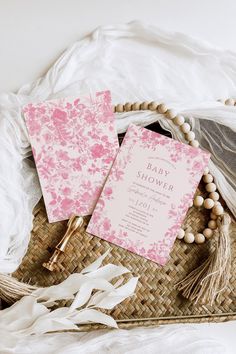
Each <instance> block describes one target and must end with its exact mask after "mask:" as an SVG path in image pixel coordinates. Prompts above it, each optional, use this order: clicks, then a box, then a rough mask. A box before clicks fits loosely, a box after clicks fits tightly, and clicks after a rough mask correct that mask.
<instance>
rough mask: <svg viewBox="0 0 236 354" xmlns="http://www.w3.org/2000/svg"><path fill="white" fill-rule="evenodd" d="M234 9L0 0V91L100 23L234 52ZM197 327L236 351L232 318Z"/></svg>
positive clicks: (190, 2) (170, 1)
mask: <svg viewBox="0 0 236 354" xmlns="http://www.w3.org/2000/svg"><path fill="white" fill-rule="evenodd" d="M235 14H236V1H234V0H224V1H222V0H221V1H220V0H198V1H194V0H178V1H175V0H99V1H98V0H97V1H96V0H84V1H82V0H21V1H19V0H0V92H6V91H16V90H17V89H18V88H19V87H20V86H22V85H23V84H25V83H27V82H29V81H32V80H34V79H36V78H38V77H39V76H40V75H42V74H44V73H45V71H46V70H47V69H48V68H49V67H50V66H51V65H52V63H53V62H54V61H55V60H56V59H57V58H58V57H59V56H60V54H61V53H62V52H63V51H64V50H65V49H66V48H67V47H68V46H69V45H70V44H72V43H73V42H74V41H76V40H78V39H80V38H81V37H83V36H84V35H86V34H88V33H90V32H91V31H93V30H94V29H95V28H96V27H97V26H100V25H105V24H114V23H122V22H128V21H132V20H137V19H138V20H142V21H145V22H147V23H150V24H154V25H156V26H159V27H162V28H163V29H167V30H174V31H178V32H184V33H186V34H189V35H192V36H194V37H198V38H200V39H204V40H206V41H209V42H211V43H212V44H214V45H216V46H220V47H223V48H225V49H228V50H234V51H236V40H235V34H236V20H235ZM200 326H201V330H202V333H204V334H205V333H208V334H209V336H214V337H216V338H218V339H221V340H222V341H223V342H224V343H225V345H226V346H227V347H228V348H229V350H230V352H231V353H236V339H235V332H236V322H231V323H225V324H218V325H213V324H204V325H200ZM234 347H235V348H234ZM167 354H168V353H167Z"/></svg>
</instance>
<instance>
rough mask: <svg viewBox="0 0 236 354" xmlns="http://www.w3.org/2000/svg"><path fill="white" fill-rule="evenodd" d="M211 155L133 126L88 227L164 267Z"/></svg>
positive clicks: (125, 139) (129, 129) (128, 132)
mask: <svg viewBox="0 0 236 354" xmlns="http://www.w3.org/2000/svg"><path fill="white" fill-rule="evenodd" d="M209 158H210V154H209V153H207V152H205V151H203V150H201V149H199V148H194V147H191V146H189V145H187V144H183V143H181V142H178V141H176V140H173V139H171V138H168V137H165V136H163V135H160V134H158V133H155V132H152V131H150V130H147V129H145V128H142V127H138V126H135V125H133V124H131V125H130V126H129V128H128V130H127V133H126V135H125V138H124V140H123V143H122V146H121V148H120V150H119V152H118V154H117V157H116V159H115V162H114V164H113V166H112V169H111V171H110V174H109V176H108V179H107V181H106V184H105V186H104V188H103V191H102V194H101V196H100V198H99V200H98V203H97V205H96V208H95V210H94V212H93V215H92V217H91V220H90V223H89V225H88V227H87V231H88V232H89V233H91V234H93V235H96V236H99V237H100V238H102V239H104V240H107V241H109V242H112V243H114V244H116V245H118V246H121V247H123V248H125V249H127V250H129V251H131V252H134V253H137V254H139V255H141V256H143V257H146V258H147V259H150V260H152V261H154V262H156V263H159V264H161V265H164V264H165V263H166V262H167V261H168V258H169V253H170V250H171V247H172V245H173V243H174V241H175V238H176V235H177V233H178V231H179V229H180V227H181V224H182V222H183V220H184V217H185V215H186V212H187V210H188V208H189V206H190V204H191V203H192V200H193V196H194V193H195V191H196V188H197V186H198V184H199V181H200V179H201V176H202V174H203V170H204V168H205V167H206V166H207V165H208V161H209Z"/></svg>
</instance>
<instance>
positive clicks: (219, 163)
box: [0, 22, 236, 273]
mask: <svg viewBox="0 0 236 354" xmlns="http://www.w3.org/2000/svg"><path fill="white" fill-rule="evenodd" d="M235 85H236V54H234V53H231V52H227V51H222V50H220V49H217V48H215V47H212V46H210V45H209V44H206V43H203V42H200V41H197V40H195V39H193V38H190V37H188V36H185V35H183V34H180V33H168V32H164V31H162V30H160V29H158V28H156V27H153V26H147V25H144V24H142V23H139V22H133V23H130V24H124V25H116V26H106V27H102V28H99V29H97V30H96V31H94V32H93V33H92V34H91V35H90V36H88V37H86V38H84V39H83V40H80V41H78V42H76V43H75V44H74V45H73V46H72V47H70V48H69V49H68V50H67V51H66V52H65V53H64V54H63V55H62V56H61V57H60V58H59V59H58V60H57V61H56V63H55V64H54V65H53V66H52V68H51V69H50V70H49V71H48V72H47V74H46V75H45V76H44V77H42V78H41V79H39V80H37V81H35V82H34V83H32V84H30V85H25V86H23V87H22V88H21V89H20V90H19V91H18V93H17V94H12V93H10V94H7V93H6V94H2V95H1V96H0V148H1V150H0V169H1V173H0V195H1V198H0V210H1V218H0V224H1V228H0V244H1V247H0V272H5V273H12V272H13V271H14V270H15V269H16V268H17V267H18V265H19V264H20V262H21V259H22V257H23V255H24V254H25V252H26V250H27V245H28V242H29V235H30V230H31V227H32V209H33V206H34V205H35V204H36V203H37V201H38V200H39V198H40V196H41V191H40V188H39V184H38V180H37V176H36V171H35V168H34V166H32V163H31V161H30V160H29V159H28V157H29V155H30V154H31V152H30V144H29V140H28V136H27V131H26V128H25V124H24V118H23V117H22V114H21V108H22V106H23V105H25V104H26V103H28V102H30V101H33V102H35V101H42V100H47V99H52V98H57V97H62V96H63V97H64V96H79V95H81V94H88V93H90V92H94V91H98V90H105V89H109V90H110V91H111V93H112V98H113V103H114V104H116V103H125V102H127V101H131V102H133V101H144V100H147V101H152V100H156V101H158V102H161V101H163V102H165V103H166V104H167V105H168V106H170V107H173V108H174V109H176V110H177V111H178V112H180V113H182V114H183V115H184V116H185V117H186V120H190V122H191V124H192V125H193V128H194V130H195V132H196V134H197V137H198V139H199V140H200V143H201V146H202V147H203V148H207V149H208V150H209V151H210V152H211V154H212V160H211V163H210V170H211V172H212V173H213V174H214V177H215V180H216V183H217V186H218V188H219V190H220V192H221V194H222V196H223V197H224V199H225V201H226V202H227V205H228V207H229V208H230V209H231V211H232V212H233V213H234V215H235V214H236V207H235V204H234V201H235V199H236V198H235V196H236V193H235V190H234V183H235V169H236V168H235V151H236V139H235V130H236V108H235V107H231V106H224V105H223V104H222V103H220V102H217V99H219V98H228V97H236V86H235ZM156 120H160V123H161V125H162V126H163V127H164V128H166V129H168V130H169V131H171V132H172V134H173V136H174V137H176V138H178V139H180V140H181V139H183V138H182V136H181V135H180V134H179V132H178V131H177V128H176V127H174V126H173V125H172V124H171V123H170V122H168V121H166V120H164V119H163V118H162V117H161V116H160V115H158V114H156V113H152V112H136V113H131V114H128V113H124V114H121V115H119V116H118V117H117V121H116V122H117V131H118V132H123V131H125V130H126V128H127V126H128V124H129V123H130V122H134V123H137V124H140V125H147V124H148V123H151V122H154V121H156Z"/></svg>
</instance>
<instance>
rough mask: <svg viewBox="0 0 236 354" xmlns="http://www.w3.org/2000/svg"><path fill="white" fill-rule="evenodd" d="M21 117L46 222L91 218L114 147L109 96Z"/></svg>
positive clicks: (36, 107)
mask: <svg viewBox="0 0 236 354" xmlns="http://www.w3.org/2000/svg"><path fill="white" fill-rule="evenodd" d="M23 112H24V116H25V121H26V125H27V128H28V132H29V137H30V141H31V145H32V151H33V155H34V159H35V163H36V167H37V171H38V175H39V180H40V184H41V188H42V192H43V197H44V201H45V205H46V210H47V215H48V219H49V222H54V221H59V220H65V219H68V218H69V217H70V216H71V215H72V214H76V215H81V216H83V215H89V214H92V211H93V209H94V207H95V204H96V202H97V199H98V198H99V196H100V194H101V190H102V187H103V185H104V182H105V179H106V177H107V175H108V172H109V170H110V168H111V165H112V163H113V160H114V158H115V155H116V153H117V150H118V147H119V144H118V138H117V134H116V130H115V123H114V115H113V112H112V106H111V97H110V92H109V91H104V92H97V93H96V94H95V95H94V96H93V97H80V98H77V99H71V100H69V99H68V98H60V99H57V100H52V101H46V102H43V103H38V104H29V105H27V106H26V107H24V109H23Z"/></svg>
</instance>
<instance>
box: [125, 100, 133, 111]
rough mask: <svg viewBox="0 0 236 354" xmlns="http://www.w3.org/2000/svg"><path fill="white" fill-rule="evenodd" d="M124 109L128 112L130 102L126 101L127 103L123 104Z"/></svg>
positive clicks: (130, 105)
mask: <svg viewBox="0 0 236 354" xmlns="http://www.w3.org/2000/svg"><path fill="white" fill-rule="evenodd" d="M124 109H125V112H130V111H131V109H132V103H130V102H127V103H126V104H125V105H124Z"/></svg>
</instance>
